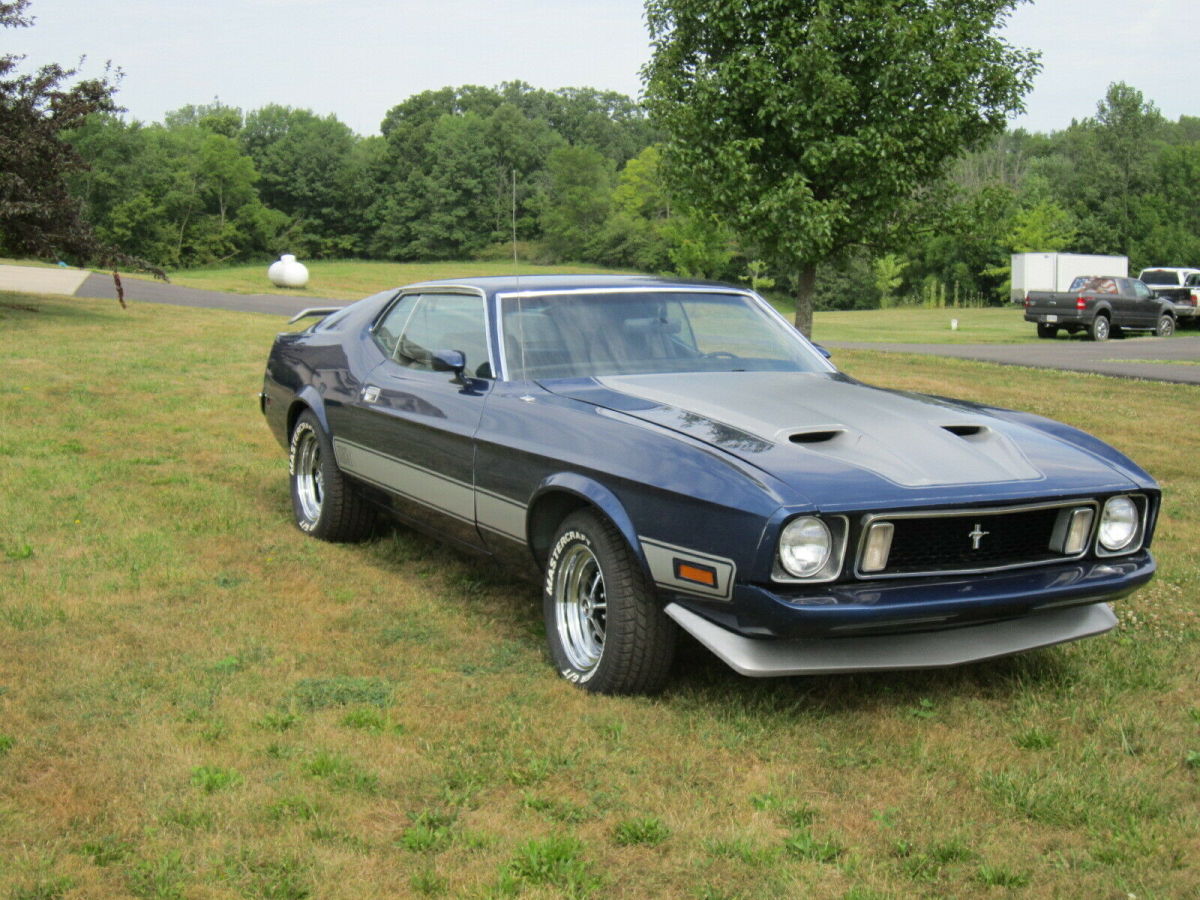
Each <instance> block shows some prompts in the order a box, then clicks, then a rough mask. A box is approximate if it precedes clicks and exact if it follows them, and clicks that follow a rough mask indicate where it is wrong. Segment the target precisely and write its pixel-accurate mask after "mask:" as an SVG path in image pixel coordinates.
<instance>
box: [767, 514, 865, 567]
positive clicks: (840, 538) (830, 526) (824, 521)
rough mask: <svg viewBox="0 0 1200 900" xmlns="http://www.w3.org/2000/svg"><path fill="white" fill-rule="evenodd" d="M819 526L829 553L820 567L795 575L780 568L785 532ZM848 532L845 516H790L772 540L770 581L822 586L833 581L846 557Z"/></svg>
mask: <svg viewBox="0 0 1200 900" xmlns="http://www.w3.org/2000/svg"><path fill="white" fill-rule="evenodd" d="M806 522H815V523H819V524H820V525H821V526H822V527H823V528H824V529H825V531H826V533H828V535H829V550H828V553H827V554H826V555H825V558H824V560H823V561H822V563H821V565H820V566H818V567H816V568H815V569H814V570H813V572H812V573H811V574H807V575H805V574H801V575H797V574H795V573H794V572H793V571H792V570H790V569H789V568H787V566H786V565H785V564H784V561H783V557H784V552H783V542H784V538H785V536H787V534H788V530H789V528H791V529H795V528H798V527H803V525H802V524H801V523H806ZM848 532H849V520H848V519H847V517H846V516H822V515H817V514H815V513H802V514H800V515H796V516H792V517H791V518H790V519H788V520H787V521H786V522H784V523H783V526H782V527H781V528H780V529H779V533H778V535H777V536H776V538H775V555H774V565H773V566H772V569H771V580H772V581H776V582H780V583H783V584H824V583H827V582H830V581H836V580H837V579H838V578H839V577H841V574H842V566H843V564H844V561H845V556H846V543H847V540H846V536H847V534H848Z"/></svg>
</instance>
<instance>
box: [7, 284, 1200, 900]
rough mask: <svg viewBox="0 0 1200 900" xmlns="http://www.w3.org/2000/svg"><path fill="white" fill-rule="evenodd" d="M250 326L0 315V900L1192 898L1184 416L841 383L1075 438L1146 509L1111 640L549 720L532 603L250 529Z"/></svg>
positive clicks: (253, 334)
mask: <svg viewBox="0 0 1200 900" xmlns="http://www.w3.org/2000/svg"><path fill="white" fill-rule="evenodd" d="M281 327H282V319H277V318H273V317H267V316H255V315H248V314H239V313H223V312H213V311H205V310H192V309H181V308H170V307H162V306H152V305H149V304H147V305H145V306H134V307H132V308H131V309H130V310H128V311H126V312H122V311H121V310H120V309H119V308H118V307H117V306H116V304H115V303H113V302H111V301H90V300H66V299H54V298H41V297H32V296H23V295H13V294H0V330H2V331H3V334H4V338H3V344H2V347H3V350H2V351H0V897H2V898H11V900H55V898H64V900H67V898H93V897H136V898H167V900H171V898H188V900H200V898H239V897H247V898H285V900H287V898H305V897H311V898H394V897H436V896H445V897H476V898H495V897H531V898H538V897H541V898H550V897H586V896H593V897H628V898H642V897H651V896H653V897H669V898H676V897H678V898H710V900H715V898H735V897H736V898H779V897H817V898H825V897H830V898H855V900H868V898H893V897H894V898H907V897H912V896H924V897H946V896H954V897H966V898H971V897H981V898H982V897H1010V896H1015V897H1038V898H1040V897H1089V898H1091V897H1096V898H1114V900H1118V898H1120V900H1126V898H1128V897H1130V896H1136V897H1138V898H1156V897H1157V898H1176V897H1193V896H1197V895H1198V894H1200V870H1198V869H1197V861H1198V860H1200V690H1198V687H1200V621H1198V620H1197V614H1196V598H1197V595H1198V593H1200V562H1198V561H1197V557H1196V553H1195V549H1194V545H1193V536H1194V535H1195V534H1196V533H1197V531H1198V530H1200V476H1198V475H1197V471H1196V466H1195V459H1194V457H1195V454H1194V452H1193V449H1194V448H1195V447H1197V446H1200V416H1197V415H1196V409H1197V408H1200V390H1198V389H1196V388H1189V387H1181V386H1179V385H1163V384H1153V383H1144V382H1134V381H1122V380H1116V379H1107V378H1102V377H1089V376H1082V375H1075V374H1066V373H1053V372H1046V371H1033V370H1022V369H1014V368H1008V367H998V366H989V365H984V364H978V363H970V362H963V361H957V360H946V359H939V360H930V359H923V358H919V357H908V356H893V355H884V354H875V353H867V352H851V351H843V352H839V353H838V355H837V360H838V362H839V364H840V365H842V366H843V367H844V368H845V369H846V370H847V371H849V372H851V373H852V374H854V375H857V376H859V377H861V378H864V379H866V380H869V381H874V382H877V383H884V384H889V385H895V386H901V387H906V388H911V389H916V390H922V391H930V392H935V393H941V394H951V395H959V396H966V397H969V398H971V399H974V400H980V401H986V402H994V403H1000V404H1004V405H1009V406H1016V407H1020V408H1023V409H1028V410H1032V411H1035V412H1038V413H1042V414H1045V415H1051V416H1055V417H1058V418H1061V419H1065V420H1067V421H1070V422H1072V423H1074V424H1078V425H1080V426H1082V427H1084V428H1086V429H1088V430H1090V431H1092V432H1094V433H1096V434H1098V435H1100V436H1101V437H1104V438H1105V439H1107V440H1109V441H1111V442H1113V443H1114V444H1116V445H1117V446H1118V447H1120V448H1121V449H1123V450H1126V451H1127V452H1129V453H1130V454H1131V455H1133V456H1134V458H1136V459H1138V460H1140V461H1142V462H1143V464H1144V465H1146V466H1147V467H1148V468H1149V469H1150V470H1151V471H1152V473H1153V474H1154V475H1155V476H1156V477H1157V478H1158V479H1159V480H1160V482H1161V483H1162V485H1163V488H1164V489H1165V491H1166V492H1167V496H1166V502H1165V506H1164V510H1163V515H1162V519H1161V523H1160V526H1159V538H1158V540H1157V542H1156V552H1157V555H1158V557H1159V560H1160V565H1161V568H1160V575H1159V577H1158V579H1157V580H1156V581H1155V582H1153V584H1152V585H1151V586H1150V587H1148V588H1147V589H1145V590H1143V591H1142V592H1140V593H1139V594H1137V595H1135V596H1134V597H1131V598H1129V599H1128V600H1125V601H1122V602H1121V603H1119V604H1118V609H1119V613H1120V616H1121V622H1122V624H1121V627H1120V629H1119V631H1117V632H1115V633H1113V634H1111V635H1108V636H1105V637H1102V638H1097V639H1094V640H1091V641H1087V642H1084V643H1081V644H1076V645H1070V646H1067V647H1064V648H1059V649H1053V650H1046V651H1039V652H1036V653H1033V654H1029V655H1026V656H1023V657H1020V658H1016V659H1012V660H1005V661H998V662H992V663H988V664H982V665H976V666H971V667H967V668H962V669H956V670H951V671H942V672H927V673H910V674H890V675H871V676H838V677H826V678H791V679H782V680H772V681H754V680H749V679H743V678H740V677H739V676H737V675H735V674H733V673H732V672H731V671H729V670H728V669H726V668H725V667H724V666H722V665H721V664H720V663H718V662H716V661H715V660H714V659H712V658H711V657H709V656H708V655H706V654H704V653H703V652H700V651H698V650H696V649H695V648H691V649H689V650H687V651H686V652H685V653H684V654H683V658H682V659H681V660H680V662H679V664H678V665H677V667H676V671H675V673H674V677H673V680H672V683H671V685H670V687H669V688H668V690H667V692H666V693H665V694H663V695H662V696H660V697H657V698H654V699H639V698H634V699H624V698H623V699H615V698H597V697H589V696H587V695H585V694H583V693H582V692H580V691H578V690H576V689H575V688H573V687H571V686H570V685H568V684H566V683H565V682H563V681H561V680H560V679H558V678H557V677H556V676H555V675H554V673H553V672H552V671H551V669H550V667H549V666H548V664H547V661H546V658H545V655H544V652H543V636H542V634H541V625H540V615H539V613H538V609H537V604H536V599H537V588H536V586H532V585H530V584H527V583H525V582H520V581H514V580H511V579H509V578H508V577H507V576H505V575H504V574H503V573H498V572H496V571H494V569H493V568H492V567H490V566H489V565H487V564H486V563H483V562H477V561H472V560H469V559H464V558H461V557H458V556H456V555H454V554H451V553H449V552H447V551H445V550H443V549H442V548H440V547H439V546H438V545H436V544H434V543H431V542H430V541H427V540H425V539H424V538H421V537H419V536H416V535H414V534H412V533H409V532H407V531H403V530H400V531H396V532H393V533H390V534H388V535H386V536H384V537H381V538H378V539H376V540H374V541H373V542H370V543H367V544H364V545H359V546H352V547H345V546H332V545H326V544H321V543H319V542H316V541H313V540H310V539H307V538H305V537H303V536H302V535H301V534H300V533H299V532H298V531H297V530H296V529H295V528H294V527H293V526H292V525H291V524H290V507H289V501H288V495H287V487H286V484H287V478H286V462H285V457H284V453H283V450H282V449H281V448H280V447H279V446H277V445H276V444H275V443H274V441H273V439H272V438H271V437H270V436H269V435H268V433H267V431H266V428H265V427H264V425H263V423H262V421H261V416H260V415H259V413H258V411H257V401H256V392H257V391H258V389H259V385H260V379H261V373H262V365H263V361H264V357H265V353H266V349H267V347H268V345H269V342H270V340H271V337H272V335H273V334H274V332H275V331H277V330H278V329H280V328H281Z"/></svg>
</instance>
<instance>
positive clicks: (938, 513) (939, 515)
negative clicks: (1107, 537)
mask: <svg viewBox="0 0 1200 900" xmlns="http://www.w3.org/2000/svg"><path fill="white" fill-rule="evenodd" d="M1126 496H1133V495H1126ZM1106 499H1107V498H1106ZM1085 506H1089V507H1091V508H1092V509H1093V510H1094V514H1093V516H1092V528H1091V532H1090V534H1089V535H1088V540H1087V543H1086V545H1085V546H1084V549H1083V550H1082V551H1081V552H1080V553H1076V554H1074V555H1073V556H1056V557H1055V558H1054V559H1046V560H1038V561H1034V562H1023V563H1008V564H1006V565H1001V566H981V567H975V568H969V569H929V570H926V571H922V572H895V573H889V572H875V573H864V572H863V571H862V568H861V566H862V555H863V552H864V551H865V550H866V537H867V532H868V531H869V530H870V527H871V525H872V524H873V523H874V522H877V521H879V520H881V519H882V520H884V521H888V522H891V521H895V520H897V519H951V518H958V519H969V518H971V517H973V516H995V515H1005V514H1011V513H1023V512H1036V511H1038V510H1043V509H1077V508H1080V507H1085ZM1100 506H1101V503H1100V501H1099V500H1097V499H1096V498H1095V497H1087V498H1080V499H1077V500H1070V501H1066V502H1064V501H1061V500H1056V501H1052V502H1048V503H1026V504H1021V505H1019V506H990V507H983V508H980V509H969V510H959V509H934V510H926V511H921V510H912V511H908V510H906V511H903V512H896V513H887V512H880V513H869V514H867V515H865V516H863V517H862V519H861V520H860V523H859V524H860V528H859V535H858V547H857V548H856V549H855V552H854V577H855V578H857V579H859V580H861V581H878V580H880V579H889V578H928V577H930V576H931V575H937V576H942V575H981V574H984V573H987V572H1006V571H1010V570H1012V569H1031V568H1035V567H1037V566H1051V565H1055V564H1056V563H1063V562H1073V561H1075V560H1078V559H1082V558H1083V557H1085V556H1087V554H1088V551H1090V550H1091V549H1092V547H1093V545H1095V543H1096V529H1097V528H1098V527H1099V524H1100ZM1142 534H1143V535H1144V534H1145V530H1143V531H1142ZM1047 550H1049V547H1047ZM1133 552H1135V551H1133V550H1129V551H1123V553H1133Z"/></svg>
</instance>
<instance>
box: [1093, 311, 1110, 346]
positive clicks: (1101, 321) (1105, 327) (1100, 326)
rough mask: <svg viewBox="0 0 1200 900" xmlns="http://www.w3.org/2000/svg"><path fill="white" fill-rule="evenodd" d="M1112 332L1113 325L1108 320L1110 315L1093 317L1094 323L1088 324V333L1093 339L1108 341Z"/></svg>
mask: <svg viewBox="0 0 1200 900" xmlns="http://www.w3.org/2000/svg"><path fill="white" fill-rule="evenodd" d="M1111 333H1112V326H1111V324H1110V323H1109V321H1108V316H1103V315H1101V316H1096V318H1094V319H1092V324H1091V325H1089V326H1088V335H1089V336H1090V337H1091V339H1092V340H1093V341H1107V340H1108V336H1109V335H1110V334H1111Z"/></svg>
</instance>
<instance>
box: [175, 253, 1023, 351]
mask: <svg viewBox="0 0 1200 900" xmlns="http://www.w3.org/2000/svg"><path fill="white" fill-rule="evenodd" d="M305 265H306V266H308V269H309V273H310V276H311V277H310V280H309V283H308V286H307V287H306V288H304V289H303V290H302V291H296V290H294V289H288V288H276V287H272V286H271V284H270V283H269V282H268V281H267V278H266V268H265V267H264V266H261V265H237V266H229V267H226V268H219V269H190V270H185V271H182V272H172V273H171V281H172V282H173V283H174V284H181V285H184V286H186V287H197V288H205V289H208V290H216V291H233V292H236V293H251V294H261V293H273V294H287V295H289V296H312V297H330V298H334V299H339V300H357V299H358V298H360V297H365V296H368V295H369V294H373V293H375V292H377V291H380V290H383V289H385V288H388V287H393V286H398V285H402V284H411V283H413V282H417V281H426V280H432V279H436V278H459V277H464V278H465V277H471V276H476V275H507V274H509V273H511V271H512V263H511V262H508V261H500V262H474V261H472V262H434V263H383V262H363V261H358V260H315V261H312V262H306V263H305ZM599 271H617V270H605V269H603V268H601V267H598V266H593V265H586V264H584V265H562V266H533V265H526V264H522V266H521V272H522V274H528V275H539V274H558V273H575V272H599ZM780 310H781V312H783V313H784V314H785V315H787V316H788V318H789V319H790V318H791V316H792V314H793V310H792V309H791V308H788V307H787V306H786V303H785V304H783V305H781V306H780ZM951 319H954V320H956V321H957V328H956V329H953V330H952V329H951V326H950V322H951ZM814 331H815V332H816V338H817V340H829V341H899V342H919V343H963V344H971V343H1006V344H1008V343H1021V342H1025V341H1032V340H1036V339H1037V336H1036V334H1035V333H1034V330H1033V326H1032V325H1030V324H1029V323H1028V322H1025V321H1024V320H1023V319H1022V318H1021V311H1020V310H1019V309H1017V308H1015V307H1012V308H1005V309H911V308H902V309H889V310H869V311H862V310H859V311H854V312H821V313H817V316H816V321H815V324H814Z"/></svg>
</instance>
